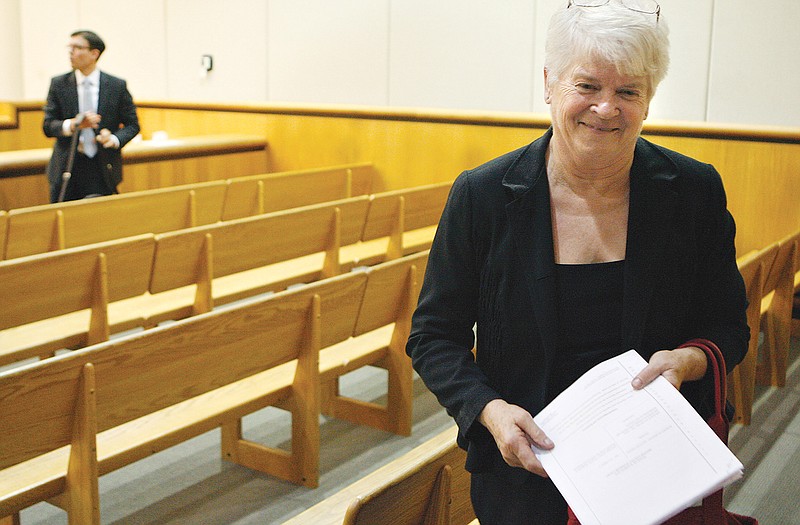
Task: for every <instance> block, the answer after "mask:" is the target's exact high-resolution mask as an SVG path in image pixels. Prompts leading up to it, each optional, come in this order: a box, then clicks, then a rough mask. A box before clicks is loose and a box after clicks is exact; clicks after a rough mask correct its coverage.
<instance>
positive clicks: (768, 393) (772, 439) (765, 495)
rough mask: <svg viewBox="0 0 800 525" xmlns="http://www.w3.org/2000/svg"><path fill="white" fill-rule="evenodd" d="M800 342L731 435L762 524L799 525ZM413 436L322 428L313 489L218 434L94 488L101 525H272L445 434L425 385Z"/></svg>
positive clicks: (29, 523)
mask: <svg viewBox="0 0 800 525" xmlns="http://www.w3.org/2000/svg"><path fill="white" fill-rule="evenodd" d="M798 354H800V340H798V339H794V340H793V352H792V354H791V358H792V364H791V368H790V371H789V377H788V379H787V386H786V387H784V388H780V389H778V388H763V387H760V388H759V391H758V399H757V402H756V407H755V411H754V416H753V423H752V424H751V425H750V426H749V427H741V426H737V427H734V428H733V430H732V432H731V438H730V446H731V449H732V450H733V451H734V452H735V453H736V454H737V456H738V457H739V458H740V459H741V460H742V462H743V463H744V464H745V469H746V470H745V477H744V478H743V479H742V480H740V481H738V482H736V483H735V484H734V485H732V486H730V487H729V488H728V489H727V490H726V501H727V504H728V507H729V508H730V509H731V510H734V511H737V512H741V513H744V514H750V515H755V516H757V517H758V518H759V520H760V522H761V525H791V524H800V506H798V501H800V359H798ZM344 385H345V386H344V387H343V390H344V392H345V393H348V394H350V395H356V396H358V397H360V398H362V399H375V398H378V397H380V395H381V393H382V392H383V391H384V385H385V374H384V373H383V372H381V371H378V370H367V371H362V372H356V373H353V374H350V375H349V376H348V377H347V378H346V379H345V382H344ZM414 395H415V402H414V403H415V405H414V420H415V424H414V429H413V435H412V436H411V437H408V438H403V437H399V436H394V435H390V434H387V433H384V432H380V431H377V430H372V429H368V428H364V427H359V426H356V425H353V424H350V423H346V422H342V421H338V420H332V419H330V420H329V419H324V418H323V419H322V420H321V435H322V449H321V468H320V472H321V478H320V486H319V488H316V489H306V488H302V487H297V486H294V485H292V484H290V483H286V482H282V481H278V480H276V479H274V478H271V477H269V476H265V475H262V474H259V473H257V472H254V471H252V470H249V469H246V468H243V467H239V466H237V465H233V464H230V463H227V462H225V461H222V460H221V459H220V458H219V433H218V431H214V432H209V433H207V434H204V435H202V436H199V437H197V438H195V439H192V440H191V441H188V442H186V443H183V444H181V445H178V446H176V447H173V448H171V449H169V450H166V451H164V452H161V453H159V454H156V455H155V456H152V457H150V458H148V459H146V460H143V461H139V462H137V463H135V464H134V465H131V466H128V467H125V468H123V469H120V470H118V471H116V472H113V473H110V474H108V475H106V476H103V477H102V478H101V480H100V493H101V502H102V507H101V515H102V521H103V523H104V524H120V525H121V524H152V525H155V524H159V525H162V524H164V525H166V524H170V525H177V524H203V525H223V524H225V525H227V524H236V525H250V524H259V525H265V524H277V523H282V522H283V521H284V520H286V519H288V518H290V517H292V516H294V515H296V514H298V513H300V512H301V511H302V510H304V509H305V508H307V507H309V506H310V505H312V504H314V503H316V502H318V501H320V500H322V499H324V498H325V497H327V496H329V495H331V494H333V493H335V492H336V491H338V490H339V489H341V488H342V487H344V486H346V485H348V484H349V483H351V482H352V481H354V480H356V479H358V478H360V477H362V476H363V475H364V474H366V473H368V472H370V471H372V470H374V469H376V468H378V467H379V466H381V465H383V464H385V463H387V462H388V461H390V460H391V459H393V458H394V457H397V456H398V455H400V454H403V453H404V452H406V451H408V450H410V449H411V448H413V447H414V446H415V445H417V444H419V443H421V442H422V441H424V440H426V439H428V438H429V437H432V436H433V435H435V434H437V433H438V432H440V431H441V430H443V429H444V428H446V427H447V426H449V425H451V424H452V422H451V420H450V418H448V417H447V415H446V414H445V413H444V411H443V410H442V409H441V408H440V407H439V406H438V404H437V403H436V401H435V399H434V398H433V396H432V395H431V394H430V393H429V392H428V391H427V390H426V389H425V387H424V385H423V384H422V382H421V381H420V380H419V379H417V380H416V381H415V392H414ZM245 432H246V435H247V436H248V437H251V438H253V439H258V440H262V441H263V442H265V443H269V444H279V443H285V442H286V440H287V439H288V418H286V417H285V416H284V415H283V414H282V413H280V412H279V411H275V410H270V409H267V410H265V411H261V412H259V413H257V414H254V415H252V416H249V417H248V418H247V419H246V420H245ZM22 523H23V525H35V524H47V525H58V524H66V523H67V520H66V514H65V513H64V512H63V511H61V510H60V509H57V508H55V507H52V506H50V505H49V504H46V503H42V504H39V505H35V506H33V507H31V508H29V509H26V510H25V511H23V513H22ZM310 525H313V524H310Z"/></svg>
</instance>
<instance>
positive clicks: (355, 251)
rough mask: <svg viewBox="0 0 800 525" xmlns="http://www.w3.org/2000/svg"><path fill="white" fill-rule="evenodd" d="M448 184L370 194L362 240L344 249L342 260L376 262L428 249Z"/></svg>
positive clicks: (363, 262)
mask: <svg viewBox="0 0 800 525" xmlns="http://www.w3.org/2000/svg"><path fill="white" fill-rule="evenodd" d="M451 185H452V183H451V182H443V183H437V184H429V185H425V186H417V187H413V188H406V189H402V190H393V191H387V192H383V193H376V194H373V195H372V196H371V198H370V206H369V213H368V214H367V219H366V224H365V226H364V232H363V234H362V235H361V241H362V242H361V244H359V245H357V246H352V247H349V248H348V249H346V255H345V260H354V261H358V262H360V263H362V264H375V263H376V262H379V261H382V260H385V259H393V258H397V257H401V256H403V255H408V254H409V253H414V252H417V251H421V250H426V249H428V248H430V246H431V243H432V241H433V236H434V234H435V233H436V228H437V226H438V223H439V217H440V216H441V214H442V210H443V209H444V204H445V202H446V201H447V196H448V194H449V193H450V186H451Z"/></svg>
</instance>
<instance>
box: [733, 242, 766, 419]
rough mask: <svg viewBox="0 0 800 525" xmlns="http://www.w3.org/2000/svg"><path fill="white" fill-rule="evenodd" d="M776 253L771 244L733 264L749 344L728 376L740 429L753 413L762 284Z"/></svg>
mask: <svg viewBox="0 0 800 525" xmlns="http://www.w3.org/2000/svg"><path fill="white" fill-rule="evenodd" d="M777 253H778V244H777V243H775V244H772V245H770V246H768V247H766V248H764V249H762V250H757V251H754V252H751V253H748V254H746V255H745V256H743V257H741V258H740V259H739V260H738V261H737V264H738V266H739V272H740V273H741V274H742V278H743V279H744V286H745V292H746V294H747V301H748V305H747V325H748V326H749V327H750V342H749V344H748V349H747V355H745V357H744V359H743V360H742V362H741V363H739V364H738V365H737V366H736V367H735V368H734V369H733V371H732V372H731V373H730V376H731V377H730V380H729V381H728V398H729V399H730V400H731V402H732V403H733V405H734V407H735V408H736V416H735V418H734V422H735V423H741V424H743V425H749V424H750V416H751V413H752V410H753V396H754V392H755V384H756V367H757V363H758V353H759V351H758V346H759V332H760V327H761V299H762V298H763V290H764V281H765V279H766V276H767V273H768V272H769V271H770V267H771V266H772V262H773V261H774V260H775V256H776V254H777Z"/></svg>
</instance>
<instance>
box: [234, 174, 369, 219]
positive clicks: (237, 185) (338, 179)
mask: <svg viewBox="0 0 800 525" xmlns="http://www.w3.org/2000/svg"><path fill="white" fill-rule="evenodd" d="M374 178H375V168H374V167H373V166H372V164H371V163H358V164H347V165H342V166H330V167H323V168H315V169H305V170H295V171H284V172H278V173H266V174H261V175H250V176H245V177H236V178H233V179H228V181H227V183H228V189H227V192H226V194H225V205H224V207H223V210H222V217H221V218H222V220H224V221H227V220H231V219H239V218H242V217H251V216H253V215H261V214H264V213H270V212H274V211H280V210H288V209H290V208H298V207H301V206H308V205H311V204H319V203H323V202H327V201H335V200H341V199H346V198H348V197H356V196H359V195H369V194H370V193H371V192H372V188H373V179H374Z"/></svg>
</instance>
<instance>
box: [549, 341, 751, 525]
mask: <svg viewBox="0 0 800 525" xmlns="http://www.w3.org/2000/svg"><path fill="white" fill-rule="evenodd" d="M646 364H647V363H646V362H645V360H644V359H642V357H641V356H640V355H639V354H637V353H636V352H635V351H634V350H630V351H628V352H626V353H624V354H622V355H620V356H618V357H616V358H613V359H610V360H608V361H605V362H603V363H600V364H599V365H597V366H596V367H594V368H592V369H591V370H590V371H589V372H587V373H586V374H584V375H583V376H582V377H581V378H580V379H579V380H578V381H576V382H575V383H574V384H572V385H571V386H570V387H569V388H568V389H567V390H565V391H564V392H563V393H561V394H560V395H559V396H558V397H557V398H556V399H555V400H554V401H553V402H552V403H550V404H549V405H548V406H547V407H546V408H545V409H544V410H542V411H541V412H540V413H539V414H538V415H536V417H534V421H536V424H537V425H539V426H540V427H541V428H542V429H543V430H544V432H545V433H546V434H547V435H548V437H550V438H551V439H552V440H553V442H554V443H555V448H553V449H552V450H539V449H537V448H534V452H535V453H536V455H537V456H538V458H539V460H540V461H541V462H542V465H543V466H544V468H545V470H546V471H547V473H548V475H549V476H550V478H551V479H552V480H553V482H554V483H555V485H556V487H558V489H559V491H561V494H562V495H563V496H564V498H565V499H566V500H567V503H568V504H569V505H570V507H572V510H573V512H575V515H576V516H577V517H578V519H579V520H580V522H581V525H627V524H631V525H650V524H657V523H661V522H663V521H664V520H666V519H667V518H669V517H671V516H673V515H674V514H677V513H678V512H680V511H681V510H683V509H685V508H686V507H689V506H691V505H692V504H694V503H695V502H697V501H699V500H700V499H701V498H703V497H704V496H707V495H709V494H711V493H713V492H715V491H716V490H718V489H719V488H721V487H723V486H725V485H727V484H728V483H730V482H732V481H734V480H736V479H738V478H740V477H741V476H742V468H743V467H742V464H741V462H740V461H739V460H738V459H737V458H736V456H734V455H733V453H732V452H731V451H730V450H729V449H728V447H726V446H725V444H724V443H722V441H720V439H719V438H718V437H717V435H716V434H714V431H713V430H711V428H710V427H709V426H708V424H707V423H706V422H705V421H703V419H702V418H701V417H700V415H699V414H697V412H696V411H695V410H694V409H693V408H692V406H691V405H690V404H689V402H688V401H686V399H685V398H684V397H683V396H682V395H681V394H680V392H678V390H676V389H675V388H674V387H673V386H672V385H671V384H670V383H669V382H668V381H667V380H666V379H664V378H663V377H659V378H658V379H657V380H655V381H653V382H652V383H651V384H650V385H648V386H647V387H645V388H644V389H642V390H634V389H633V387H631V380H632V379H633V378H634V377H635V376H636V374H638V373H639V372H640V371H641V369H642V368H644V366H645V365H646Z"/></svg>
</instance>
